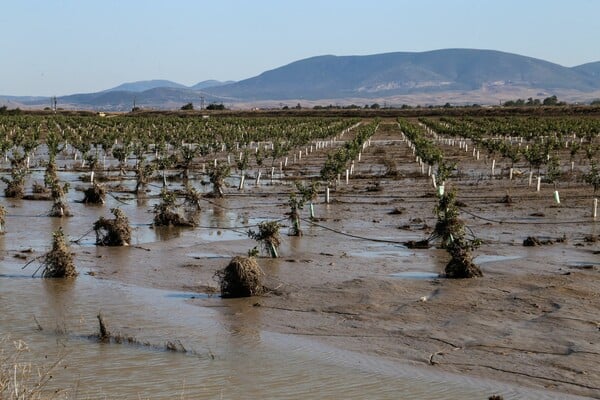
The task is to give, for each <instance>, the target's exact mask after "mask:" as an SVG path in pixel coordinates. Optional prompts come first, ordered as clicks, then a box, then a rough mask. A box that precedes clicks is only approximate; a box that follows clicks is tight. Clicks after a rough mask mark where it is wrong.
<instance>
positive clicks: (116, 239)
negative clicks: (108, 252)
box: [94, 208, 131, 246]
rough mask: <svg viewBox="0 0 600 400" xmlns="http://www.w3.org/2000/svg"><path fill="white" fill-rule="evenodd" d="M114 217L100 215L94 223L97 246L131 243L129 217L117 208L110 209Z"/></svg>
mask: <svg viewBox="0 0 600 400" xmlns="http://www.w3.org/2000/svg"><path fill="white" fill-rule="evenodd" d="M110 212H112V213H113V215H114V216H115V218H113V219H108V218H104V217H100V219H98V221H96V222H95V223H94V231H95V232H96V245H97V246H129V244H130V243H131V227H130V226H129V219H128V218H127V216H126V215H125V213H124V212H123V211H122V210H121V209H119V208H113V209H111V210H110Z"/></svg>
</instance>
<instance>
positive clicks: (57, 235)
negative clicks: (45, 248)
mask: <svg viewBox="0 0 600 400" xmlns="http://www.w3.org/2000/svg"><path fill="white" fill-rule="evenodd" d="M42 266H43V267H44V269H43V271H42V277H43V278H74V277H76V276H77V271H76V270H75V264H74V263H73V256H72V255H71V251H70V250H69V246H68V245H67V241H66V240H65V234H64V233H63V230H62V228H58V230H57V231H56V232H54V233H53V234H52V249H51V250H50V251H49V252H48V253H47V254H46V255H45V256H44V261H43V262H42Z"/></svg>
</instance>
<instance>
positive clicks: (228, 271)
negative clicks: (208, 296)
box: [215, 256, 265, 298]
mask: <svg viewBox="0 0 600 400" xmlns="http://www.w3.org/2000/svg"><path fill="white" fill-rule="evenodd" d="M263 275H264V273H263V271H262V270H261V269H260V266H259V265H258V263H257V262H256V259H255V258H254V257H239V256H238V257H234V258H232V259H231V261H229V264H228V265H227V266H226V267H225V269H223V270H221V271H217V272H216V274H215V276H216V277H217V278H218V279H219V282H220V286H221V297H225V298H233V297H250V296H257V295H261V294H263V293H264V292H265V287H264V286H263V284H262V277H263Z"/></svg>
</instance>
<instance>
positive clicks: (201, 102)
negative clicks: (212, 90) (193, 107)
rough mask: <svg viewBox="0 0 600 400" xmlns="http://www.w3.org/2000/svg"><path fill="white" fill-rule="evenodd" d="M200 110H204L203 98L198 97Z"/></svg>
mask: <svg viewBox="0 0 600 400" xmlns="http://www.w3.org/2000/svg"><path fill="white" fill-rule="evenodd" d="M200 109H201V110H204V96H200Z"/></svg>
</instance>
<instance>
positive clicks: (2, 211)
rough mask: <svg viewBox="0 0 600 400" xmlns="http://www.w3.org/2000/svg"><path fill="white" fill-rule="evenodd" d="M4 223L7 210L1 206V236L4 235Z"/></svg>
mask: <svg viewBox="0 0 600 400" xmlns="http://www.w3.org/2000/svg"><path fill="white" fill-rule="evenodd" d="M4 222H6V208H4V206H3V205H2V204H0V235H2V234H4Z"/></svg>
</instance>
